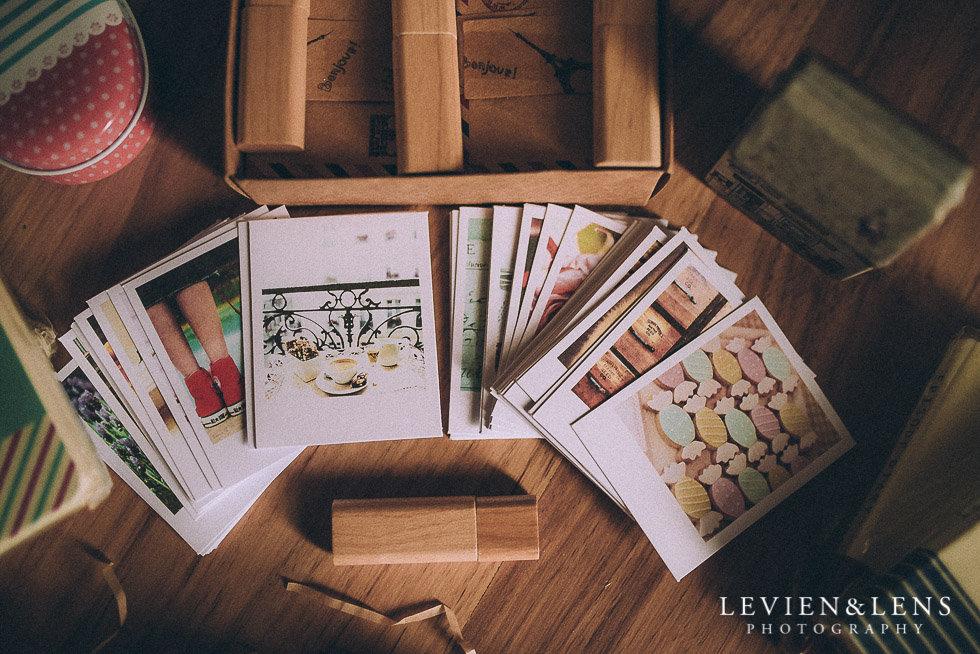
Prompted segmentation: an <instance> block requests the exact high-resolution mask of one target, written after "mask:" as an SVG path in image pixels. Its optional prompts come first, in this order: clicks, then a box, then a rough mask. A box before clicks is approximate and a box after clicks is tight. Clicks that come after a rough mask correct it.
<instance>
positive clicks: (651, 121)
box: [592, 0, 663, 168]
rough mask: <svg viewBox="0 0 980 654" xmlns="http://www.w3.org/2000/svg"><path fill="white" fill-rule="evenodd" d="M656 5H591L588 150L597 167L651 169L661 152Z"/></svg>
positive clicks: (650, 0) (638, 0)
mask: <svg viewBox="0 0 980 654" xmlns="http://www.w3.org/2000/svg"><path fill="white" fill-rule="evenodd" d="M658 4H659V3H658V1H657V0H631V1H630V2H606V1H603V0H600V1H599V2H596V3H595V9H594V15H593V26H592V30H593V38H592V43H593V45H592V67H593V77H592V79H593V82H592V87H593V110H592V111H593V121H594V126H593V144H594V146H593V148H594V155H593V156H594V159H595V165H596V167H650V168H657V167H659V166H660V165H662V163H663V157H662V152H661V120H660V112H661V106H662V103H661V96H660V63H661V61H660V56H659V55H658V51H659V48H660V36H659V21H658V20H657V19H658V16H657V12H658Z"/></svg>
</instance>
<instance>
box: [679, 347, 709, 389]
mask: <svg viewBox="0 0 980 654" xmlns="http://www.w3.org/2000/svg"><path fill="white" fill-rule="evenodd" d="M681 365H682V366H683V367H684V372H686V373H687V376H688V377H690V378H691V379H693V380H694V381H696V382H698V383H701V382H703V381H704V380H705V379H711V378H712V377H713V376H714V373H713V372H712V370H711V361H709V360H708V355H707V354H705V353H704V350H694V351H693V352H691V353H690V354H689V355H688V357H687V358H686V359H684V360H683V361H681Z"/></svg>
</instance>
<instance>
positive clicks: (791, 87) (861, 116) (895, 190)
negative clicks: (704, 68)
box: [707, 53, 972, 279]
mask: <svg viewBox="0 0 980 654" xmlns="http://www.w3.org/2000/svg"><path fill="white" fill-rule="evenodd" d="M971 174H972V170H971V167H970V164H969V162H968V161H967V160H966V159H965V158H964V157H963V156H962V155H961V154H959V153H957V152H955V151H954V150H953V149H952V148H950V147H949V146H947V145H946V144H944V143H942V142H941V141H939V140H938V139H936V138H935V137H933V136H931V135H930V134H928V133H927V132H926V131H925V130H924V129H923V128H922V127H921V126H919V125H916V124H915V123H913V121H912V120H911V119H909V118H908V117H907V116H903V115H901V114H899V113H898V112H896V111H895V110H894V109H892V108H891V107H889V106H887V105H885V104H884V103H883V102H881V101H880V100H878V99H877V98H876V97H874V96H873V95H871V94H870V93H868V92H867V91H865V90H864V89H862V88H861V87H860V86H859V85H857V84H856V83H855V82H854V81H852V80H850V79H849V78H848V77H847V76H846V75H844V74H843V73H842V72H841V71H839V70H837V69H836V68H835V67H834V66H833V65H831V64H830V63H829V62H826V61H824V60H823V59H821V58H820V57H817V56H815V55H812V54H809V53H806V54H804V55H803V56H801V57H800V58H798V59H797V61H796V62H795V63H794V64H793V66H791V67H790V69H789V70H788V71H786V72H785V73H784V74H783V76H782V78H781V80H780V81H779V82H777V84H776V86H775V87H774V88H773V90H772V91H771V92H770V93H769V95H768V96H767V97H766V98H765V99H764V100H763V101H762V102H761V103H760V104H759V106H758V107H757V108H756V110H755V111H754V112H753V114H752V116H750V117H749V119H748V120H747V121H746V123H745V125H744V126H743V129H742V132H741V133H740V134H739V135H738V137H736V139H735V141H734V142H733V143H732V145H731V146H730V147H729V148H728V151H727V152H725V154H723V155H722V157H721V159H720V160H719V161H718V163H717V164H715V167H714V169H712V170H711V172H710V173H708V177H707V183H708V185H709V186H710V187H711V188H712V189H713V190H714V191H715V192H716V193H718V194H719V195H721V196H722V197H723V198H725V199H726V200H728V202H730V203H731V204H732V205H734V206H735V207H736V208H738V209H740V210H741V211H742V212H743V213H745V215H747V216H748V217H750V218H752V219H753V220H754V221H755V222H757V223H759V224H760V225H761V226H762V227H764V228H766V229H767V230H769V231H770V232H771V233H772V234H773V235H774V236H776V237H777V238H779V239H780V240H782V241H783V242H785V243H786V245H788V246H789V247H791V248H793V249H794V250H795V251H796V252H797V253H798V254H800V255H801V256H803V257H805V258H806V259H807V260H809V261H810V263H812V264H813V265H814V266H816V267H817V268H819V269H820V270H822V271H823V272H825V273H827V274H828V275H830V276H832V277H836V278H839V279H845V278H848V277H852V276H854V275H857V274H859V273H862V272H865V271H867V270H870V269H872V268H878V267H881V266H885V265H887V264H888V263H890V262H891V261H892V260H894V259H895V258H896V257H897V256H898V255H899V254H901V252H902V251H903V250H905V249H906V248H907V247H908V246H909V245H911V244H912V243H913V242H914V241H915V240H916V239H917V238H919V237H920V236H922V235H923V234H925V233H926V232H927V231H928V230H929V229H930V228H933V227H935V226H937V225H938V224H939V223H941V222H942V221H943V219H944V218H945V216H946V213H947V212H948V211H949V210H950V209H952V208H953V207H955V206H956V205H957V204H959V203H960V201H961V200H962V199H963V195H964V193H965V190H966V186H967V184H968V182H969V179H970V176H971Z"/></svg>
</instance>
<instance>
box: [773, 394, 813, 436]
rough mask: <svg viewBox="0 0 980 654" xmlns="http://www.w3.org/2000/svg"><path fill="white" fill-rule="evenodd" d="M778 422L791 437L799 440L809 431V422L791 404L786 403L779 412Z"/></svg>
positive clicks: (796, 407) (799, 410) (798, 408)
mask: <svg viewBox="0 0 980 654" xmlns="http://www.w3.org/2000/svg"><path fill="white" fill-rule="evenodd" d="M779 420H780V422H782V423H783V429H785V430H786V431H787V432H788V433H789V434H790V435H791V436H796V437H797V438H799V437H800V436H802V435H803V434H805V433H807V432H808V431H810V420H809V418H807V417H806V414H805V413H803V411H802V410H801V409H800V407H798V406H796V404H794V403H793V402H787V403H786V404H784V405H783V408H781V409H780V410H779Z"/></svg>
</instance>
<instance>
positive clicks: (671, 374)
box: [657, 363, 684, 390]
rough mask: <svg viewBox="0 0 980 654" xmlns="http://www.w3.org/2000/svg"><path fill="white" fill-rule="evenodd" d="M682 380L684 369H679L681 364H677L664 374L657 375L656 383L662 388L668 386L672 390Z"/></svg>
mask: <svg viewBox="0 0 980 654" xmlns="http://www.w3.org/2000/svg"><path fill="white" fill-rule="evenodd" d="M682 381H684V371H683V370H681V364H679V363H678V364H677V365H676V366H674V367H672V368H671V369H670V370H668V371H667V372H665V373H664V374H662V375H660V376H659V377H657V383H658V384H660V385H661V386H663V387H664V388H669V389H670V390H674V389H675V388H677V386H678V385H679V384H680V383H681V382H682Z"/></svg>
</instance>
